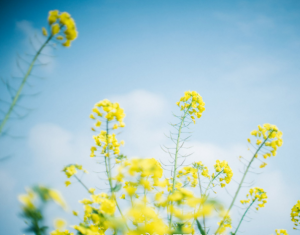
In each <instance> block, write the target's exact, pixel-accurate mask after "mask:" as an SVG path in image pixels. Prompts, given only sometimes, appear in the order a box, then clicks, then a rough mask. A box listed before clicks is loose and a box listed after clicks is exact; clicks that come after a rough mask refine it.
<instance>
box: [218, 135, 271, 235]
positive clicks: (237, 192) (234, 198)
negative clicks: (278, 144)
mask: <svg viewBox="0 0 300 235" xmlns="http://www.w3.org/2000/svg"><path fill="white" fill-rule="evenodd" d="M273 131H274V130H272V131H271V132H270V134H269V136H268V137H267V138H266V139H265V140H264V141H263V142H262V144H261V145H260V146H259V148H258V149H257V150H256V151H255V153H254V155H253V157H252V159H251V161H250V162H249V164H248V166H247V168H246V171H245V173H244V175H243V177H242V180H241V182H240V184H239V186H238V188H237V190H236V193H235V195H234V197H233V199H232V202H231V204H230V206H229V208H228V210H227V212H226V214H225V216H224V218H225V217H226V216H228V214H229V212H230V210H231V208H232V207H233V205H234V202H235V200H236V197H237V195H238V194H239V191H240V189H241V187H242V184H243V182H244V180H245V178H246V175H247V173H248V171H249V168H250V166H251V164H252V162H253V161H254V159H255V158H256V155H257V154H258V152H259V150H260V149H261V148H262V147H263V146H264V144H265V143H266V141H267V140H268V139H269V137H270V136H271V134H272V133H273ZM224 218H223V220H224ZM223 220H222V222H221V223H220V225H219V227H218V229H217V231H216V232H215V234H218V232H219V229H220V227H221V226H222V225H223Z"/></svg>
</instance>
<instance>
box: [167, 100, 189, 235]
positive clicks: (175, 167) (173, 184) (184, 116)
mask: <svg viewBox="0 0 300 235" xmlns="http://www.w3.org/2000/svg"><path fill="white" fill-rule="evenodd" d="M190 107H191V104H190V106H189V107H188V108H187V109H186V111H185V112H184V115H183V116H182V117H181V123H180V127H179V129H178V136H177V142H176V152H175V164H174V171H173V183H172V193H174V189H175V178H176V170H177V158H178V152H179V143H180V135H181V130H182V126H183V123H184V119H185V118H186V115H187V114H188V111H189V109H190ZM171 205H172V203H171ZM172 219H173V214H172V213H171V215H170V222H169V227H170V229H171V226H172Z"/></svg>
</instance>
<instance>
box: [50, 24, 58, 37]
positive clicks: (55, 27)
mask: <svg viewBox="0 0 300 235" xmlns="http://www.w3.org/2000/svg"><path fill="white" fill-rule="evenodd" d="M59 31H60V27H59V24H53V25H52V26H51V33H52V35H55V34H58V33H59Z"/></svg>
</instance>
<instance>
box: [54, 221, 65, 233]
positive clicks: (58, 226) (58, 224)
mask: <svg viewBox="0 0 300 235" xmlns="http://www.w3.org/2000/svg"><path fill="white" fill-rule="evenodd" d="M66 225H67V223H66V221H64V220H63V219H56V220H54V227H55V229H57V230H59V231H61V230H63V229H64V228H65V227H66Z"/></svg>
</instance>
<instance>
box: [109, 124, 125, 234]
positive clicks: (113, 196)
mask: <svg viewBox="0 0 300 235" xmlns="http://www.w3.org/2000/svg"><path fill="white" fill-rule="evenodd" d="M108 123H109V121H108V119H107V120H106V143H107V147H106V153H107V154H108V157H106V156H104V158H105V167H106V174H107V178H108V182H109V188H110V193H111V196H112V198H113V200H114V201H115V203H116V206H117V208H118V211H119V212H120V215H121V216H122V218H123V219H124V221H125V217H124V215H123V213H122V211H121V208H120V206H119V204H118V201H117V199H116V195H115V192H114V190H113V185H112V177H111V163H110V155H109V138H108V132H109V126H108ZM125 225H126V228H127V229H128V230H129V227H128V225H127V223H126V222H125Z"/></svg>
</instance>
